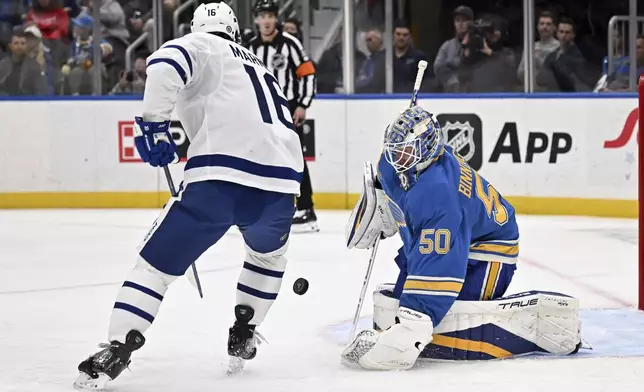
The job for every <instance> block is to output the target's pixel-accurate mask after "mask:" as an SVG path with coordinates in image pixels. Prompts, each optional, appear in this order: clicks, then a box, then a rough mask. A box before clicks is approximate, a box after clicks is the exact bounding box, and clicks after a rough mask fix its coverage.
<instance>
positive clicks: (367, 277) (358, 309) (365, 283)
mask: <svg viewBox="0 0 644 392" xmlns="http://www.w3.org/2000/svg"><path fill="white" fill-rule="evenodd" d="M425 69H427V61H425V60H421V61H419V62H418V72H417V73H416V81H415V82H414V90H413V91H412V95H411V101H410V102H409V107H410V108H412V107H414V106H415V105H416V100H417V99H418V91H419V90H420V86H421V84H422V83H423V76H424V75H425ZM379 244H380V237H378V238H376V242H375V243H374V244H373V249H372V250H371V257H369V264H368V265H367V273H366V274H365V277H364V281H363V282H362V290H361V291H360V297H359V298H358V305H357V306H356V313H355V315H354V316H353V323H352V324H351V331H350V332H349V343H351V342H352V341H353V339H354V338H355V333H356V329H357V328H358V320H359V319H360V313H361V312H362V304H363V303H364V297H365V295H366V294H367V286H369V280H370V279H371V271H373V265H374V263H375V261H376V253H377V252H378V245H379Z"/></svg>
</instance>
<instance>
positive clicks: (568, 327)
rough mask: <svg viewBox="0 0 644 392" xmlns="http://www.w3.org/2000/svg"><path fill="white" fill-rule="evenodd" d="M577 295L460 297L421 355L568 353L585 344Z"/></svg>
mask: <svg viewBox="0 0 644 392" xmlns="http://www.w3.org/2000/svg"><path fill="white" fill-rule="evenodd" d="M580 328H581V322H580V320H579V300H577V299H575V298H572V297H570V296H567V295H564V294H559V293H552V292H542V291H530V292H527V293H521V294H516V295H512V296H508V297H503V298H499V299H497V300H493V301H456V302H455V303H454V305H453V306H452V308H451V309H450V311H449V313H448V314H447V315H446V316H445V318H444V319H443V320H442V321H441V323H440V324H439V325H438V326H436V328H435V329H434V340H433V341H432V343H431V344H430V345H428V346H427V347H426V348H425V350H424V352H423V353H422V355H421V357H422V358H429V359H439V360H487V359H498V358H508V357H515V356H521V355H526V354H551V355H568V354H573V353H576V352H577V350H578V349H579V347H580V344H581V332H580Z"/></svg>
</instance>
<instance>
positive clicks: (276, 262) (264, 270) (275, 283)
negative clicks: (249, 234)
mask: <svg viewBox="0 0 644 392" xmlns="http://www.w3.org/2000/svg"><path fill="white" fill-rule="evenodd" d="M287 246H288V244H285V245H284V246H283V247H282V248H280V249H278V250H276V251H274V252H271V253H266V254H261V253H257V252H254V251H253V250H251V249H250V248H248V247H246V250H247V255H246V261H245V262H244V267H243V269H242V272H241V274H240V275H239V281H238V283H237V305H248V306H250V307H252V308H253V310H254V311H255V315H254V316H253V318H252V320H251V321H250V322H249V324H251V325H259V324H260V323H261V322H262V321H264V317H266V314H267V313H268V310H269V309H270V307H271V306H272V305H273V302H274V301H275V299H276V298H277V294H278V293H279V290H280V286H281V285H282V276H284V269H285V268H286V258H285V257H284V253H285V252H286V248H287Z"/></svg>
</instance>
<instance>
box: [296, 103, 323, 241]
mask: <svg viewBox="0 0 644 392" xmlns="http://www.w3.org/2000/svg"><path fill="white" fill-rule="evenodd" d="M290 107H291V112H293V111H294V110H295V108H296V107H297V103H296V102H291V103H290ZM296 131H297V135H298V136H299V138H300V144H302V148H304V145H303V139H302V138H303V127H301V126H300V127H296ZM296 207H297V209H296V211H295V215H294V216H293V217H292V218H293V231H294V232H301V233H305V232H316V231H319V230H320V228H319V226H318V223H317V220H318V218H317V216H316V215H315V210H314V209H313V187H312V185H311V176H310V174H309V167H308V165H307V163H306V160H305V161H304V173H303V175H302V182H301V183H300V196H298V198H297V204H296Z"/></svg>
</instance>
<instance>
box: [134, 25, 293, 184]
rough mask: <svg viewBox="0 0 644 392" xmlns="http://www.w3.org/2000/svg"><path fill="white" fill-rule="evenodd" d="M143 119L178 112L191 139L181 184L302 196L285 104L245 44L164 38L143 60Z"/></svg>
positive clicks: (206, 37)
mask: <svg viewBox="0 0 644 392" xmlns="http://www.w3.org/2000/svg"><path fill="white" fill-rule="evenodd" d="M147 65H148V67H147V81H146V85H145V93H144V98H143V119H144V120H145V121H166V120H169V119H170V115H171V113H172V111H173V110H174V109H175V107H176V111H177V114H178V117H179V120H180V121H181V123H182V125H183V127H184V129H185V132H186V135H187V136H188V139H189V140H190V147H189V148H188V161H187V163H186V167H185V173H184V182H185V183H186V184H188V183H191V182H197V181H206V180H222V181H228V182H234V183H238V184H241V185H245V186H249V187H253V188H259V189H264V190H267V191H274V192H279V193H289V194H295V195H299V190H300V184H299V183H300V181H301V178H302V171H303V164H304V159H303V156H302V148H301V146H300V141H299V138H298V136H297V133H296V132H295V127H294V125H293V122H292V121H291V113H290V111H289V107H288V102H287V100H286V98H285V97H284V95H283V93H282V89H281V88H280V86H279V84H278V83H277V81H276V80H275V78H274V76H273V75H272V74H271V73H270V72H269V71H268V70H267V69H266V67H265V66H264V64H263V63H262V62H261V61H260V60H259V59H258V58H257V57H256V56H255V55H253V54H252V53H250V52H249V51H248V50H247V49H245V48H244V47H242V46H240V45H238V44H236V43H233V42H232V41H229V40H226V39H224V38H221V37H218V36H216V35H212V34H208V33H191V34H188V35H186V36H184V37H181V38H178V39H175V40H172V41H168V42H167V43H165V44H164V45H163V46H162V47H161V48H159V50H157V51H156V52H154V53H153V54H152V55H151V56H150V57H148V59H147Z"/></svg>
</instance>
